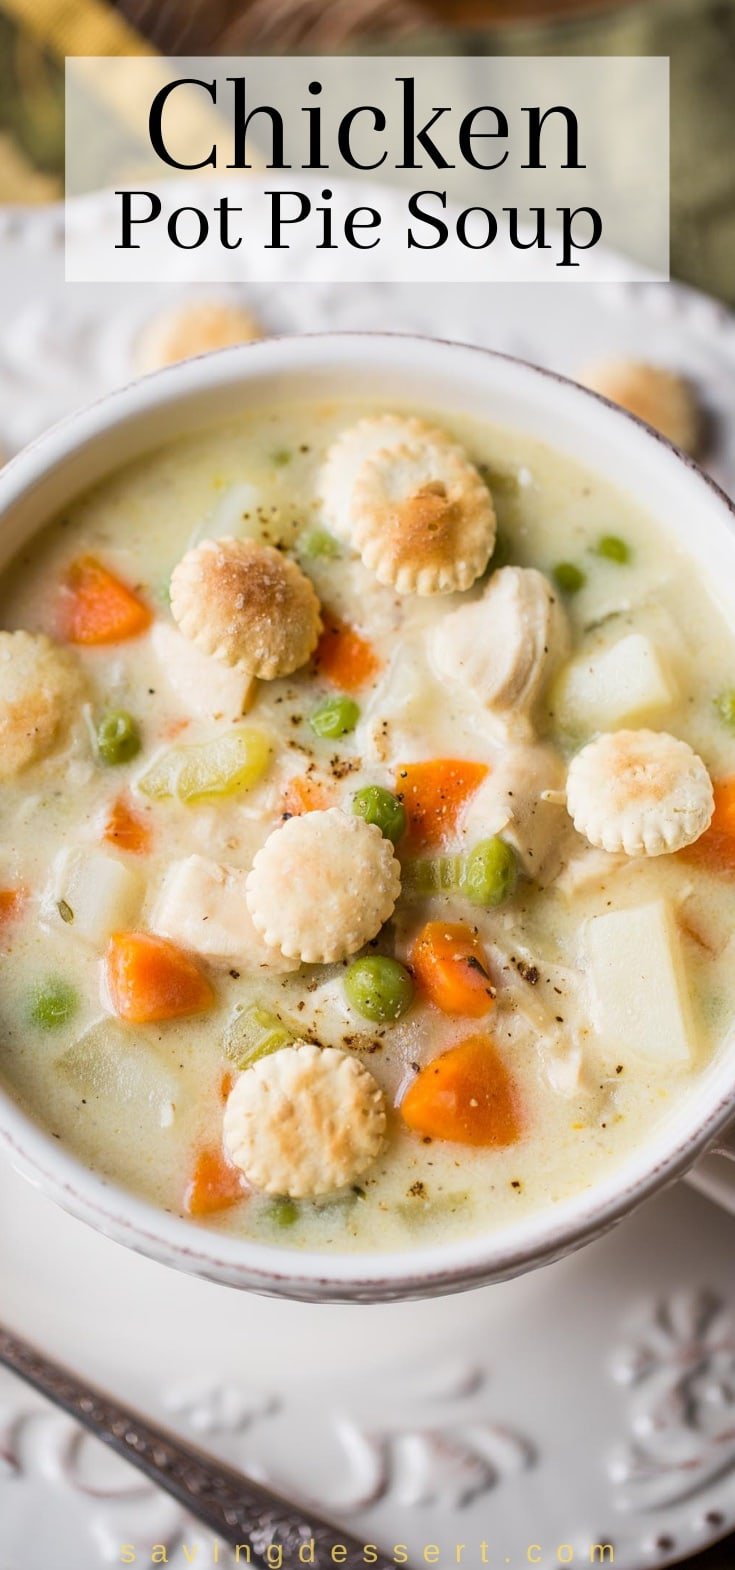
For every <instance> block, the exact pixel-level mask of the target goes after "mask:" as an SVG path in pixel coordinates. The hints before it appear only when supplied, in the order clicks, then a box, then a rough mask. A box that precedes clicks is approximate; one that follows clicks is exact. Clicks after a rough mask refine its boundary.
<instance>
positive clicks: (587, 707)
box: [552, 632, 677, 731]
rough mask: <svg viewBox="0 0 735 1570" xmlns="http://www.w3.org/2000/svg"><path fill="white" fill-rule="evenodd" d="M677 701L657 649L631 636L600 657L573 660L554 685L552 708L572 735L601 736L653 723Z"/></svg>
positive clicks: (647, 640)
mask: <svg viewBox="0 0 735 1570" xmlns="http://www.w3.org/2000/svg"><path fill="white" fill-rule="evenodd" d="M676 696H677V692H676V683H675V682H674V680H673V677H672V676H671V674H670V673H669V671H668V670H667V669H666V667H665V665H664V662H663V660H662V658H661V655H660V653H659V651H658V649H657V647H656V645H655V644H654V643H653V642H652V641H651V639H650V638H647V637H646V636H645V635H644V634H643V633H640V632H631V633H629V634H628V636H627V637H625V638H621V639H620V640H619V641H618V642H617V643H613V644H611V645H610V647H609V648H606V649H602V650H600V652H599V653H596V654H589V655H586V656H585V655H581V656H578V657H577V659H575V660H572V661H571V662H570V664H569V665H567V666H566V668H565V670H563V671H562V673H561V676H560V677H559V680H558V682H557V683H556V686H555V688H554V692H553V696H552V707H553V710H554V713H555V715H556V717H557V719H558V721H559V722H560V723H561V724H562V725H563V726H565V727H566V728H567V729H569V730H571V731H577V730H584V731H605V730H615V728H616V726H621V725H632V724H638V723H640V722H641V721H643V720H645V719H647V718H652V717H653V716H654V715H656V714H659V713H660V712H661V711H662V710H663V709H668V708H670V707H671V705H672V704H673V703H674V702H675V700H676Z"/></svg>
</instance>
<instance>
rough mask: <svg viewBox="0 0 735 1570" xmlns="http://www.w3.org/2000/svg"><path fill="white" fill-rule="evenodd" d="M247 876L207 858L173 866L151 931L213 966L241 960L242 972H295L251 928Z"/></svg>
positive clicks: (166, 877)
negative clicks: (263, 969)
mask: <svg viewBox="0 0 735 1570" xmlns="http://www.w3.org/2000/svg"><path fill="white" fill-rule="evenodd" d="M247 876H248V875H247V872H243V871H241V869H240V868H239V867H225V866H222V865H221V864H220V863H219V862H217V861H210V860H209V858H208V857H207V856H197V855H194V856H186V857H185V858H184V859H183V860H182V861H174V862H172V863H171V865H170V867H169V869H168V871H167V873H166V876H165V878H164V881H163V885H162V887H161V890H160V892H159V895H158V899H157V901H156V904H155V906H154V909H153V913H152V915H151V919H150V927H151V930H152V931H153V932H158V933H160V935H161V937H164V938H170V939H171V941H172V942H173V943H180V944H181V946H182V948H186V949H192V950H193V952H194V953H195V954H201V955H202V956H203V957H204V958H205V959H208V960H211V961H212V962H213V963H214V964H222V965H228V964H232V962H233V961H237V962H238V963H239V964H241V965H242V966H243V967H244V968H246V969H249V970H254V969H261V968H266V969H273V970H286V971H287V970H293V969H294V968H295V964H294V961H293V960H285V959H284V958H283V955H281V954H279V952H278V951H277V950H274V949H269V948H268V947H267V945H266V944H265V943H264V942H263V940H262V938H261V937H260V935H259V933H258V932H256V929H255V927H254V926H253V922H252V917H251V915H250V911H249V910H248V907H247V903H246V900H245V884H246V882H247Z"/></svg>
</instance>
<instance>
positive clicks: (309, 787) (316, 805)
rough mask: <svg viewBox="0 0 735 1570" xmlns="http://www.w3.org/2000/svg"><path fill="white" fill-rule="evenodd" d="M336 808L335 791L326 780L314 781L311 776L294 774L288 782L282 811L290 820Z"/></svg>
mask: <svg viewBox="0 0 735 1570" xmlns="http://www.w3.org/2000/svg"><path fill="white" fill-rule="evenodd" d="M333 806H334V791H332V790H331V789H330V787H329V785H328V784H327V783H326V781H325V780H319V779H314V778H313V777H312V776H311V775H310V774H294V775H293V777H292V778H291V779H290V780H287V781H286V786H285V789H284V792H283V796H282V798H281V811H282V812H283V813H288V816H289V817H290V818H300V817H301V816H302V815H303V813H305V812H321V811H322V809H323V808H324V807H333Z"/></svg>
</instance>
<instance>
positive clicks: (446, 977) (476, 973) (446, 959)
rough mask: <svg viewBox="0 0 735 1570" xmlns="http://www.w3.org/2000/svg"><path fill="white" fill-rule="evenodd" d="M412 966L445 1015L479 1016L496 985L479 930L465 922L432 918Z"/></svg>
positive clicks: (485, 1010)
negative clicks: (475, 931)
mask: <svg viewBox="0 0 735 1570" xmlns="http://www.w3.org/2000/svg"><path fill="white" fill-rule="evenodd" d="M411 965H412V968H413V972H414V975H415V977H416V980H417V981H418V983H419V986H420V987H421V989H422V990H423V992H424V994H425V996H426V997H427V998H428V999H429V1001H430V1002H431V1003H435V1004H436V1006H437V1008H440V1009H441V1010H442V1012H443V1013H444V1014H466V1015H468V1016H469V1018H470V1019H479V1018H480V1016H481V1015H482V1014H487V1013H488V1012H489V1010H490V1009H491V1008H492V1006H493V1001H494V998H495V988H494V987H493V985H492V982H491V980H490V977H489V975H488V971H487V961H486V959H485V953H484V950H483V947H482V944H481V943H480V940H479V938H478V937H477V935H476V933H474V932H473V931H472V929H471V927H467V926H465V925H464V923H463V922H447V921H429V922H427V924H426V926H425V927H424V928H423V930H422V931H421V932H420V933H419V936H418V938H417V940H416V942H415V944H414V947H413V952H412V954H411Z"/></svg>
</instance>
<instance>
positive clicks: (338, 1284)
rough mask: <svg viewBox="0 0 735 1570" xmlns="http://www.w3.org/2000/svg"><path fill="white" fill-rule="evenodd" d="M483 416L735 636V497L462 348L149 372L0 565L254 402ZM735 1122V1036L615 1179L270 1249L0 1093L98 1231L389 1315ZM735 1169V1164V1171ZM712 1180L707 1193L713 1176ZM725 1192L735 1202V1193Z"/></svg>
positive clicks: (16, 507)
mask: <svg viewBox="0 0 735 1570" xmlns="http://www.w3.org/2000/svg"><path fill="white" fill-rule="evenodd" d="M356 395H359V397H360V398H361V399H365V400H369V399H375V400H376V401H380V400H383V401H385V400H386V398H387V399H388V400H389V402H390V404H391V405H396V404H398V405H400V404H404V405H407V406H410V405H411V404H413V405H414V406H419V407H424V408H427V407H432V408H435V409H438V410H442V411H444V412H445V413H446V415H447V416H448V417H451V416H453V415H460V414H463V413H468V412H471V413H472V415H473V416H474V417H476V418H480V419H483V420H486V421H487V422H489V423H495V424H496V425H502V426H506V427H512V428H514V429H515V430H516V431H518V432H520V433H525V434H527V435H528V436H529V437H531V438H536V439H542V440H544V441H545V442H547V443H548V444H549V445H550V446H551V447H553V448H555V449H556V450H557V451H558V452H560V453H561V454H566V455H568V456H569V458H570V459H572V460H574V461H575V462H576V463H579V464H582V465H584V466H586V467H587V468H589V469H591V470H594V471H596V472H597V473H598V474H600V475H601V476H602V477H604V478H606V479H608V480H610V481H612V482H613V483H614V484H616V485H617V486H619V487H621V488H622V489H624V490H625V491H627V492H628V493H629V494H630V495H631V497H632V498H633V499H634V500H635V502H636V503H638V504H639V505H640V506H642V507H644V508H646V509H647V511H648V512H649V513H650V514H651V515H652V516H653V517H654V518H656V519H658V520H659V521H660V522H661V523H662V524H663V525H664V527H665V529H666V530H667V531H668V533H669V536H670V537H672V538H674V539H676V540H677V542H678V543H679V544H680V545H681V546H682V547H684V548H685V549H686V550H687V551H688V552H689V553H690V555H691V558H692V561H693V564H695V565H696V568H697V570H698V571H699V572H700V573H701V574H702V576H703V578H704V579H705V581H706V582H707V583H708V586H709V588H710V591H711V593H712V594H713V595H714V597H715V598H716V599H717V600H718V601H719V602H720V604H721V606H722V607H723V609H724V611H725V614H726V615H728V617H729V619H730V622H731V625H735V528H733V519H734V516H735V514H734V512H733V508H732V506H731V504H730V502H729V501H728V500H727V498H726V497H725V496H724V495H723V494H722V493H721V492H720V491H719V490H718V488H717V487H716V486H715V485H714V484H713V483H712V482H711V481H710V480H708V479H707V478H706V477H705V476H704V475H703V474H702V473H701V471H700V470H699V469H698V468H697V467H696V465H695V464H693V463H692V462H691V460H690V459H688V458H687V457H685V456H684V455H683V454H682V453H680V452H678V451H676V450H675V449H674V448H673V447H672V446H670V445H669V443H667V442H666V441H664V440H663V439H662V438H661V437H659V436H658V435H656V434H655V433H654V432H652V431H651V430H650V429H649V428H648V427H646V426H644V425H642V424H641V423H640V422H639V421H637V420H635V419H633V418H632V417H631V416H630V415H627V414H625V413H623V412H622V411H621V410H620V409H617V408H615V407H613V406H612V405H610V404H608V403H606V402H605V401H604V400H603V399H601V398H599V397H597V396H596V395H594V394H592V393H590V392H588V391H586V390H584V389H582V388H580V387H579V386H577V385H576V384H575V383H572V382H569V381H567V380H565V379H564V378H562V377H560V376H558V375H555V374H553V373H550V372H548V371H544V370H540V369H538V368H537V367H535V366H532V365H529V364H526V363H523V362H521V361H518V360H514V359H511V358H508V357H507V356H505V355H500V354H495V353H492V352H489V351H487V350H481V349H475V348H470V347H467V346H465V345H461V344H455V343H442V342H438V341H435V340H431V339H426V338H411V337H403V336H400V335H389V334H369V335H368V334H365V335H363V334H339V335H321V336H314V337H309V336H304V337H298V338H290V339H289V338H281V339H270V340H268V341H266V342H262V343H256V344H252V345H247V346H244V347H242V348H235V349H227V350H223V351H221V352H219V353H217V354H212V355H207V356H203V357H202V358H200V359H196V360H191V361H187V362H185V363H183V364H181V365H178V366H174V367H171V368H170V369H167V370H164V371H162V372H159V373H157V374H155V375H153V376H149V377H146V378H144V379H142V380H140V381H138V382H135V383H133V384H132V385H130V386H128V387H125V388H123V389H121V390H120V391H118V392H115V393H113V394H112V395H111V396H109V397H107V398H105V399H103V400H102V401H101V402H99V403H97V404H95V405H93V406H92V407H91V408H87V409H84V410H82V411H80V412H78V413H76V414H74V415H72V416H71V417H70V418H68V419H67V420H65V421H63V422H62V423H61V424H59V425H57V426H56V427H54V428H53V429H52V430H50V431H48V432H47V433H46V434H45V435H43V436H42V437H41V438H39V439H38V440H37V441H35V442H34V443H33V444H32V445H31V446H29V447H28V448H26V449H25V451H23V452H22V453H21V454H20V455H19V456H18V457H16V458H15V459H14V460H13V461H12V462H11V463H9V464H8V466H7V468H6V469H5V470H4V471H3V472H2V474H1V475H0V509H1V511H2V518H3V531H2V537H1V540H0V567H2V566H3V565H4V564H5V563H7V562H8V561H9V560H10V558H11V557H12V556H14V555H15V553H16V552H17V551H18V550H19V549H20V548H21V547H24V546H26V545H27V544H28V542H29V541H30V540H31V539H32V537H33V535H34V533H35V532H36V531H38V530H39V529H40V528H41V527H42V526H43V525H44V524H45V523H46V522H47V521H48V520H49V519H50V518H51V517H52V516H54V515H55V514H57V513H58V512H59V510H60V509H62V508H63V507H64V506H66V505H68V504H69V503H70V502H71V501H72V500H73V499H74V498H76V497H77V496H78V495H79V494H80V493H81V492H83V491H84V490H86V489H87V488H88V487H89V486H91V485H93V484H95V483H96V482H98V481H100V480H102V479H103V478H106V477H107V476H109V475H111V474H112V473H113V472H114V471H116V470H117V469H120V468H121V467H122V466H123V465H125V464H126V463H128V462H129V461H130V460H133V459H136V458H139V457H140V456H142V455H143V454H144V453H147V452H149V451H151V450H153V449H155V448H156V447H157V446H159V445H160V444H161V443H163V442H166V441H168V440H170V439H171V438H173V437H180V436H182V435H186V434H187V433H188V432H194V431H198V430H201V429H205V428H206V427H207V426H208V425H210V424H216V423H217V422H218V421H220V420H231V419H232V418H233V415H235V414H236V413H237V411H238V410H240V409H241V410H243V411H245V410H246V409H247V408H248V407H249V406H252V405H253V404H256V403H257V404H264V403H272V404H275V403H278V402H279V401H281V400H284V399H288V400H289V401H292V400H294V401H295V400H298V399H301V398H304V399H321V400H324V399H328V400H329V401H332V402H333V401H336V400H339V399H341V398H344V399H346V400H349V399H351V398H352V399H354V398H355V396H356ZM733 1117H735V1032H731V1034H730V1037H729V1039H728V1040H727V1041H726V1042H725V1043H724V1044H723V1046H722V1048H721V1049H720V1051H719V1052H718V1053H717V1054H716V1056H715V1057H714V1058H713V1060H712V1061H711V1062H710V1063H709V1064H708V1065H707V1066H706V1067H704V1068H703V1069H702V1071H701V1073H700V1074H699V1075H698V1076H697V1077H696V1078H694V1079H693V1080H692V1084H691V1088H690V1091H689V1093H688V1095H687V1097H686V1098H684V1099H683V1100H682V1101H681V1102H680V1103H679V1104H678V1105H677V1106H676V1107H675V1108H674V1109H673V1110H672V1111H671V1113H670V1114H669V1115H668V1116H666V1117H664V1118H663V1119H662V1120H661V1122H660V1123H659V1124H657V1125H656V1127H655V1128H654V1130H653V1132H652V1134H651V1136H650V1138H648V1139H647V1140H646V1141H645V1144H642V1145H639V1146H638V1147H637V1148H635V1149H634V1150H633V1151H632V1153H631V1154H629V1155H628V1156H627V1157H626V1158H625V1159H623V1160H621V1162H620V1164H619V1165H618V1166H617V1167H616V1168H615V1169H614V1170H613V1171H612V1172H610V1173H607V1174H606V1175H605V1177H604V1179H602V1180H600V1181H596V1182H595V1183H593V1184H590V1185H588V1186H587V1187H583V1188H581V1189H580V1190H579V1192H577V1193H576V1194H574V1195H573V1196H572V1197H571V1198H566V1199H564V1200H563V1201H559V1202H556V1203H554V1204H551V1203H550V1204H549V1205H548V1206H547V1207H546V1208H544V1209H541V1210H538V1211H536V1212H534V1213H532V1214H529V1215H526V1216H524V1217H522V1218H521V1219H519V1220H518V1221H517V1222H514V1223H513V1224H510V1225H504V1226H503V1227H502V1228H501V1229H498V1230H495V1231H493V1230H489V1231H488V1232H487V1233H486V1234H484V1233H483V1234H480V1235H473V1236H468V1237H466V1238H463V1239H461V1240H459V1241H454V1240H453V1241H449V1242H444V1243H441V1244H433V1245H432V1244H431V1243H429V1244H428V1245H425V1246H422V1247H418V1248H415V1249H410V1250H406V1251H401V1252H398V1251H397V1252H382V1253H362V1254H361V1253H350V1254H348V1253H341V1254H339V1253H336V1254H326V1253H317V1252H313V1253H311V1252H306V1251H303V1250H299V1249H289V1248H288V1247H276V1246H273V1247H271V1246H267V1245H265V1244H262V1243H255V1242H251V1241H248V1240H247V1239H245V1238H237V1237H234V1236H231V1235H223V1234H220V1233H218V1232H217V1231H215V1230H208V1229H207V1228H206V1227H205V1226H203V1225H201V1224H199V1223H196V1222H193V1221H189V1220H185V1219H183V1218H180V1217H176V1216H173V1215H171V1214H168V1213H166V1212H164V1211H163V1210H157V1209H156V1208H155V1207H154V1206H153V1205H151V1204H150V1203H148V1202H147V1201H144V1200H142V1199H140V1198H138V1197H137V1196H135V1195H134V1194H132V1193H129V1192H127V1191H126V1190H124V1189H122V1188H120V1187H118V1186H116V1185H115V1184H113V1183H110V1182H107V1181H105V1180H104V1179H103V1178H102V1177H100V1176H99V1175H97V1174H95V1173H94V1172H92V1171H90V1170H88V1169H87V1168H85V1167H84V1166H83V1164H82V1163H81V1162H80V1161H79V1160H78V1159H77V1158H76V1157H75V1156H74V1155H73V1154H72V1153H71V1152H69V1151H67V1150H66V1149H65V1148H64V1147H63V1146H62V1145H61V1144H59V1142H57V1141H56V1140H55V1139H54V1138H53V1137H52V1136H51V1135H50V1134H48V1133H47V1132H45V1131H44V1129H43V1128H41V1127H40V1126H38V1125H37V1124H36V1123H34V1122H33V1120H32V1119H31V1118H30V1117H29V1116H28V1115H27V1114H26V1113H25V1112H24V1111H23V1110H22V1109H21V1108H20V1107H19V1106H18V1105H17V1104H16V1103H15V1101H14V1100H13V1098H12V1096H11V1094H10V1093H9V1092H8V1091H7V1090H5V1089H2V1088H0V1140H1V1141H2V1145H3V1147H4V1150H5V1153H6V1155H7V1157H8V1159H9V1160H10V1162H11V1163H12V1165H13V1166H14V1167H16V1168H17V1169H18V1170H19V1171H20V1172H21V1173H22V1174H24V1175H25V1176H26V1177H28V1178H29V1179H30V1180H31V1181H32V1182H33V1183H34V1184H36V1185H37V1186H38V1187H39V1188H40V1189H41V1190H42V1191H43V1192H44V1193H45V1194H46V1195H48V1196H49V1197H50V1198H51V1199H52V1200H54V1201H56V1202H57V1203H59V1204H60V1205H62V1206H63V1207H64V1208H65V1209H67V1210H69V1211H70V1212H72V1213H73V1214H74V1215H76V1216H77V1217H79V1218H80V1219H82V1220H84V1221H85V1222H87V1223H89V1224H90V1225H91V1226H93V1227H95V1228H96V1229H97V1230H99V1231H100V1232H102V1233H104V1234H106V1235H108V1236H110V1237H112V1238H114V1239H115V1240H117V1241H118V1242H120V1243H124V1244H126V1245H128V1246H130V1247H132V1248H135V1249H138V1250H139V1251H141V1252H143V1253H145V1254H148V1255H150V1256H152V1257H154V1258H155V1259H157V1260H159V1261H161V1262H164V1263H166V1264H168V1265H172V1266H176V1267H178V1268H180V1269H183V1270H187V1271H190V1272H194V1273H196V1274H199V1275H201V1276H204V1277H207V1278H208V1279H210V1280H213V1281H218V1282H222V1283H226V1284H228V1285H230V1286H235V1287H241V1288H245V1289H248V1290H251V1291H257V1292H261V1293H266V1294H270V1295H277V1296H283V1297H290V1298H295V1299H303V1300H310V1301H325V1302H326V1301H332V1302H334V1301H342V1302H350V1301H351V1302H377V1301H386V1300H389V1299H400V1298H408V1297H414V1298H417V1297H425V1296H430V1295H434V1294H439V1293H450V1292H457V1291H461V1290H463V1289H465V1288H468V1287H471V1286H479V1285H482V1284H485V1283H489V1282H493V1281H499V1280H503V1279H505V1278H507V1277H509V1276H512V1275H516V1274H519V1273H521V1272H522V1271H525V1270H529V1269H532V1268H534V1267H536V1266H540V1265H543V1264H546V1263H548V1262H550V1261H552V1260H554V1259H556V1258H558V1257H560V1256H561V1255H563V1254H565V1253H566V1252H568V1251H570V1250H572V1249H575V1248H578V1247H580V1246H581V1245H582V1244H584V1243H586V1242H589V1241H591V1240H592V1239H593V1238H595V1237H597V1236H599V1235H600V1234H601V1233H602V1232H603V1231H604V1230H605V1229H606V1228H607V1227H609V1226H611V1225H612V1224H613V1223H614V1222H615V1221H617V1220H619V1219H620V1218H621V1217H623V1216H625V1215H626V1214H627V1213H628V1212H630V1211H631V1210H632V1209H633V1208H634V1207H635V1206H636V1205H638V1204H640V1203H641V1202H642V1201H643V1200H645V1199H646V1198H647V1197H648V1196H649V1195H651V1194H653V1193H654V1192H655V1191H656V1190H658V1189H660V1188H661V1187H662V1186H663V1185H665V1184H667V1183H669V1182H671V1181H673V1180H674V1179H676V1178H678V1177H680V1176H681V1175H683V1174H684V1173H685V1172H687V1171H688V1170H689V1169H691V1168H692V1167H693V1166H694V1164H695V1163H696V1162H697V1161H698V1159H699V1158H700V1157H701V1156H702V1154H703V1153H704V1152H705V1151H707V1149H708V1148H710V1147H712V1146H713V1144H714V1143H716V1142H717V1141H718V1140H719V1142H720V1145H721V1146H722V1145H723V1144H724V1145H725V1146H726V1144H727V1140H726V1138H725V1139H724V1140H723V1131H724V1130H725V1129H726V1126H727V1124H728V1123H729V1121H730V1120H731V1119H732V1118H733ZM733 1172H734V1174H735V1169H733ZM703 1181H704V1180H703ZM721 1191H722V1193H724V1195H725V1197H727V1196H728V1194H729V1196H730V1198H731V1199H732V1200H733V1201H735V1181H734V1182H733V1184H732V1185H731V1187H730V1188H729V1189H728V1188H727V1187H726V1186H723V1185H722V1182H721Z"/></svg>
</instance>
